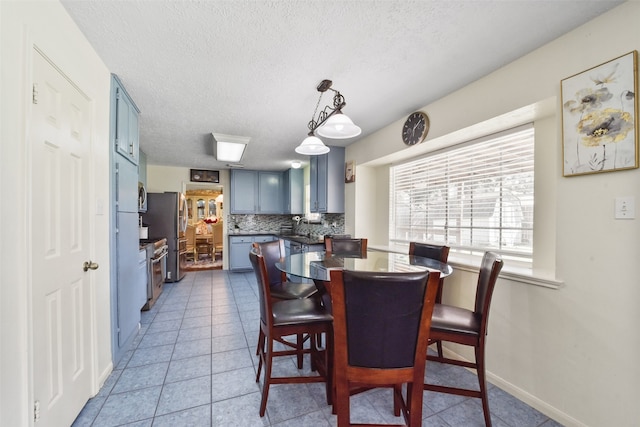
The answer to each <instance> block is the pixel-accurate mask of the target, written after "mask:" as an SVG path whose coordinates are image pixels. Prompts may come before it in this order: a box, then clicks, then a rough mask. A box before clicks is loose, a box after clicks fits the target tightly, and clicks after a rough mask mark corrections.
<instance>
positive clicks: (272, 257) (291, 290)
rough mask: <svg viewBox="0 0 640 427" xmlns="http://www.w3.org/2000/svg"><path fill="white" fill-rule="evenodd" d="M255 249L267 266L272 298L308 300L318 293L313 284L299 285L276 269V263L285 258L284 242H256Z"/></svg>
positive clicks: (279, 240)
mask: <svg viewBox="0 0 640 427" xmlns="http://www.w3.org/2000/svg"><path fill="white" fill-rule="evenodd" d="M253 247H254V248H256V250H257V251H258V253H259V254H261V255H262V256H263V257H264V261H265V263H266V264H267V275H268V278H269V285H270V286H271V296H272V297H274V298H277V299H282V300H284V299H297V298H308V297H310V296H312V295H314V294H315V293H317V292H318V289H317V288H316V286H315V285H314V284H313V283H297V282H291V281H289V280H287V275H286V274H285V273H284V272H282V271H280V270H278V268H277V267H276V262H278V261H280V259H282V258H284V256H285V250H284V240H282V239H278V240H274V241H271V242H263V243H257V242H256V243H254V244H253Z"/></svg>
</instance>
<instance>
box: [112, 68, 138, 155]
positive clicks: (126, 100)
mask: <svg viewBox="0 0 640 427" xmlns="http://www.w3.org/2000/svg"><path fill="white" fill-rule="evenodd" d="M112 83H113V93H114V97H115V99H113V100H112V102H114V103H115V149H116V152H117V153H118V154H120V155H121V156H123V157H124V158H126V159H127V160H129V161H130V162H131V163H133V164H134V165H137V164H138V161H139V151H140V140H139V127H138V115H139V114H140V110H138V107H136V104H135V103H134V102H133V100H132V99H131V97H130V96H129V94H128V93H127V91H126V90H125V88H124V86H123V85H122V83H121V82H120V79H118V77H117V76H115V75H114V76H113V80H112Z"/></svg>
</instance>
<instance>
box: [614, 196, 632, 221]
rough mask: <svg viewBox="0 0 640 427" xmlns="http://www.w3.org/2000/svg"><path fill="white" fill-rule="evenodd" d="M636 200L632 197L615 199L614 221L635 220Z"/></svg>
mask: <svg viewBox="0 0 640 427" xmlns="http://www.w3.org/2000/svg"><path fill="white" fill-rule="evenodd" d="M635 217H636V200H635V197H633V196H627V197H616V212H615V218H616V219H635Z"/></svg>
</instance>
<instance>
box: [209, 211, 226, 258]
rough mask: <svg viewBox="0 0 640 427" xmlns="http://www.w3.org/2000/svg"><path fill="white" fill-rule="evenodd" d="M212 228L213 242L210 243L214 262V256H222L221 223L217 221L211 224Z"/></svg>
mask: <svg viewBox="0 0 640 427" xmlns="http://www.w3.org/2000/svg"><path fill="white" fill-rule="evenodd" d="M211 228H212V230H213V231H212V232H213V241H212V243H211V244H212V251H211V252H212V254H213V255H212V258H213V259H212V260H213V261H215V260H216V255H220V256H222V251H223V250H224V245H223V243H222V234H223V232H222V222H221V221H219V222H217V223H215V224H213V226H212V227H211Z"/></svg>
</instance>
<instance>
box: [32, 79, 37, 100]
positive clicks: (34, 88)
mask: <svg viewBox="0 0 640 427" xmlns="http://www.w3.org/2000/svg"><path fill="white" fill-rule="evenodd" d="M31 102H32V103H34V104H37V103H38V83H34V84H33V86H32V88H31Z"/></svg>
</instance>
